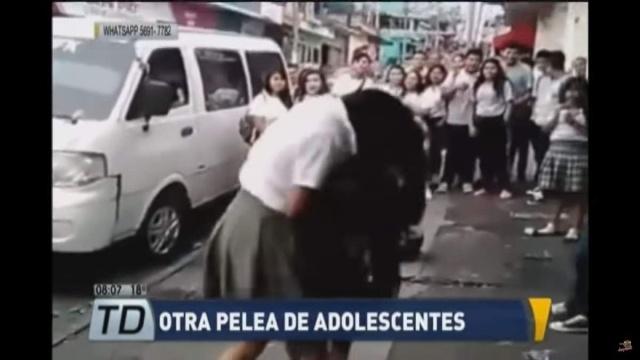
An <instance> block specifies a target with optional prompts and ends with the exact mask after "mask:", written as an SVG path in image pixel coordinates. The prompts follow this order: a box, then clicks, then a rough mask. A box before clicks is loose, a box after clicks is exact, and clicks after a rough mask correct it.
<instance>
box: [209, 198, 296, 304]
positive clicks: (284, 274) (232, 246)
mask: <svg viewBox="0 0 640 360" xmlns="http://www.w3.org/2000/svg"><path fill="white" fill-rule="evenodd" d="M294 249H295V242H294V235H293V228H292V224H291V221H290V220H289V219H288V218H287V217H286V216H285V215H284V214H282V213H279V212H277V211H274V210H272V209H270V208H268V207H266V206H265V205H264V204H263V203H262V202H261V201H260V200H259V199H258V198H256V197H255V196H253V195H251V194H250V193H249V192H247V191H245V190H242V189H241V190H240V191H239V192H238V193H237V194H236V196H235V198H234V199H233V201H232V202H231V204H230V205H229V206H228V208H227V210H226V212H225V213H224V214H223V215H222V217H221V218H220V220H219V221H218V223H217V224H216V226H215V227H214V229H213V232H212V233H211V236H210V237H209V239H208V241H207V245H206V248H205V253H204V255H205V273H204V287H203V293H204V297H205V298H217V297H223V298H231V299H250V298H297V297H301V296H302V291H301V287H300V282H299V281H300V280H299V278H298V276H296V272H295V267H294V260H295V259H294Z"/></svg>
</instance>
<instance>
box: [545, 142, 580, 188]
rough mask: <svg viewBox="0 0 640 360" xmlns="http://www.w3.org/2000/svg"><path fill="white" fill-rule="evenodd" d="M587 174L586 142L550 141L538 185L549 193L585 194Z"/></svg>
mask: <svg viewBox="0 0 640 360" xmlns="http://www.w3.org/2000/svg"><path fill="white" fill-rule="evenodd" d="M588 173H589V151H588V142H586V141H552V142H551V146H550V147H549V151H548V152H547V154H546V155H545V157H544V160H543V161H542V165H541V167H540V175H539V179H538V182H539V184H538V185H539V186H540V188H541V189H542V190H545V191H551V192H559V193H581V192H586V191H587V189H588V179H589V178H588Z"/></svg>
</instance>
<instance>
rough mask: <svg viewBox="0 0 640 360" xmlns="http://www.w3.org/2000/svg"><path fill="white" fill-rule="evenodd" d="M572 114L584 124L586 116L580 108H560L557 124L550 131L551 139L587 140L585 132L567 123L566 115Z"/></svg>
mask: <svg viewBox="0 0 640 360" xmlns="http://www.w3.org/2000/svg"><path fill="white" fill-rule="evenodd" d="M569 116H573V119H574V120H575V121H576V122H577V123H579V124H581V125H582V126H586V124H587V118H586V117H585V116H584V112H583V111H582V109H572V110H569V109H562V110H560V113H559V115H558V125H556V127H555V128H554V129H553V131H552V132H551V141H557V140H571V141H587V134H586V132H584V131H581V130H578V128H576V127H575V126H573V125H569V124H568V123H567V117H569Z"/></svg>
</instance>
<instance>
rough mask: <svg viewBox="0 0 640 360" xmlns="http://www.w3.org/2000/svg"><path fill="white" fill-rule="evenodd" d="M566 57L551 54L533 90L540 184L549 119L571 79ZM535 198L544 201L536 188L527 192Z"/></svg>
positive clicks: (535, 138) (546, 148) (536, 152)
mask: <svg viewBox="0 0 640 360" xmlns="http://www.w3.org/2000/svg"><path fill="white" fill-rule="evenodd" d="M564 62H565V56H564V53H563V52H562V51H552V52H550V53H549V67H548V69H547V71H546V72H545V74H544V75H542V76H541V77H540V78H539V79H538V82H537V83H536V84H535V86H534V88H533V93H532V95H533V98H534V104H533V113H532V119H533V122H534V124H535V126H533V130H532V136H531V139H532V140H531V143H532V145H533V150H534V155H535V159H536V167H537V169H536V176H535V180H536V182H538V176H539V173H540V166H541V165H542V161H543V159H544V156H545V154H546V153H547V150H548V149H549V133H548V132H547V131H545V130H544V129H545V128H546V126H547V124H548V123H549V119H551V116H552V115H553V113H554V111H555V110H556V108H557V107H558V106H560V103H559V101H558V94H559V90H560V85H561V84H562V83H563V82H564V81H565V80H566V79H567V78H568V77H569V75H568V74H567V73H565V71H564ZM527 193H528V194H529V195H531V196H533V198H534V200H542V199H543V194H542V192H541V191H540V189H538V188H535V189H533V190H530V191H528V192H527Z"/></svg>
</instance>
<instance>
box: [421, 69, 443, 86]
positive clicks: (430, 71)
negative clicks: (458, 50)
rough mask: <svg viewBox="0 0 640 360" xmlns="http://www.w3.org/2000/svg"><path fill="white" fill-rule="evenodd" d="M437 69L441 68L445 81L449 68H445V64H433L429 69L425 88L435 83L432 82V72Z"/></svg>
mask: <svg viewBox="0 0 640 360" xmlns="http://www.w3.org/2000/svg"><path fill="white" fill-rule="evenodd" d="M435 69H440V71H442V74H443V75H444V78H443V81H444V79H446V78H447V68H445V67H444V65H442V64H436V65H433V66H432V67H430V68H429V71H427V76H426V79H424V88H425V89H427V88H428V87H429V86H431V85H433V83H431V73H432V72H433V70H435Z"/></svg>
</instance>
